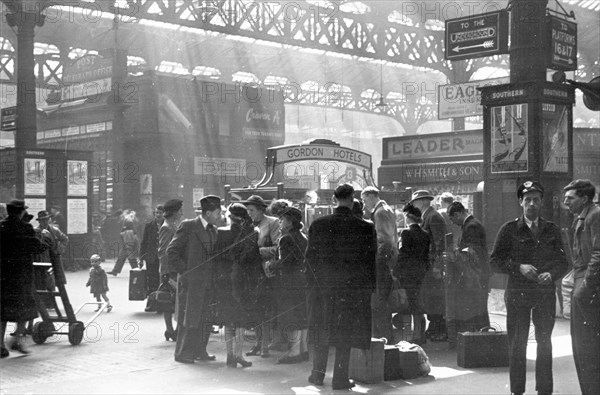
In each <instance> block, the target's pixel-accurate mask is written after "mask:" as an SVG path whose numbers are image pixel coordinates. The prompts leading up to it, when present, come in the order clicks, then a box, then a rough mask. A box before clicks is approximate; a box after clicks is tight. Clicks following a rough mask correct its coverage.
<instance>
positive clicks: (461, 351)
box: [456, 328, 508, 368]
mask: <svg viewBox="0 0 600 395" xmlns="http://www.w3.org/2000/svg"><path fill="white" fill-rule="evenodd" d="M457 343H458V344H457V349H458V350H457V355H456V359H457V364H458V366H460V367H461V368H488V367H503V366H508V334H507V333H506V332H502V331H496V329H494V328H483V329H481V330H479V331H477V332H459V333H458V341H457Z"/></svg>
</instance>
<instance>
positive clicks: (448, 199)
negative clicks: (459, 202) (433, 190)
mask: <svg viewBox="0 0 600 395" xmlns="http://www.w3.org/2000/svg"><path fill="white" fill-rule="evenodd" d="M440 200H441V201H442V202H445V203H453V202H454V195H453V194H451V193H450V192H444V193H442V194H441V195H440Z"/></svg>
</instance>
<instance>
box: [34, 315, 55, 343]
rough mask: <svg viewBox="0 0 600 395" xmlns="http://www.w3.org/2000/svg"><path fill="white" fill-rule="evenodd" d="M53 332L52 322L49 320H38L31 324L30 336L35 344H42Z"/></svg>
mask: <svg viewBox="0 0 600 395" xmlns="http://www.w3.org/2000/svg"><path fill="white" fill-rule="evenodd" d="M53 334H54V324H53V323H52V322H49V321H38V322H36V323H35V324H33V330H32V331H31V338H32V339H33V341H34V343H35V344H42V343H44V342H45V341H46V339H47V338H49V337H50V336H52V335H53Z"/></svg>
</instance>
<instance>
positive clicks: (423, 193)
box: [409, 189, 433, 203]
mask: <svg viewBox="0 0 600 395" xmlns="http://www.w3.org/2000/svg"><path fill="white" fill-rule="evenodd" d="M419 199H429V200H433V195H432V194H431V192H429V191H428V190H426V189H421V190H419V191H416V192H415V193H413V194H412V198H411V199H410V202H409V203H413V202H414V201H415V200H419Z"/></svg>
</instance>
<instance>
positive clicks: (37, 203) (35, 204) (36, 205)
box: [25, 198, 46, 228]
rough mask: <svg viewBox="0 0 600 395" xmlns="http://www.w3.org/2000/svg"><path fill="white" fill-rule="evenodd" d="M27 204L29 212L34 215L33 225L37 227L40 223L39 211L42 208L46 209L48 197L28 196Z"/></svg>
mask: <svg viewBox="0 0 600 395" xmlns="http://www.w3.org/2000/svg"><path fill="white" fill-rule="evenodd" d="M25 205H26V206H27V207H28V208H27V212H28V213H29V214H31V215H33V219H32V220H31V225H32V226H33V227H34V228H35V227H36V226H38V225H39V222H37V220H36V218H37V213H39V212H40V211H42V210H46V199H45V198H42V199H31V198H27V199H25Z"/></svg>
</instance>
